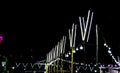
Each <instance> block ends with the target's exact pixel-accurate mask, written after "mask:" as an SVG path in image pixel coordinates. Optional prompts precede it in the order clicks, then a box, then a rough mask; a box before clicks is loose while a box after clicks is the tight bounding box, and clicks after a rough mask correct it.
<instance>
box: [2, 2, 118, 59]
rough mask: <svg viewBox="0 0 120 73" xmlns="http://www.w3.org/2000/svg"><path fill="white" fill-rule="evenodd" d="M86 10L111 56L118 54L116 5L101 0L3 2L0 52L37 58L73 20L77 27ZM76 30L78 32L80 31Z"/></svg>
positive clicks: (58, 38) (62, 33)
mask: <svg viewBox="0 0 120 73" xmlns="http://www.w3.org/2000/svg"><path fill="white" fill-rule="evenodd" d="M89 9H90V10H91V11H93V12H94V17H93V19H94V20H93V23H94V25H93V26H95V24H98V26H99V28H100V29H101V31H102V33H103V35H104V37H105V38H106V41H107V43H108V44H109V45H110V46H111V47H112V50H113V53H114V54H115V56H117V55H119V56H120V54H119V53H120V50H119V49H120V42H119V40H120V38H119V37H120V36H119V31H120V29H119V16H120V14H119V5H118V4H117V2H112V1H111V2H104V1H102V0H99V1H98V0H97V1H96V0H88V1H87V0H76V1H75V0H71V1H69V0H68V1H64V0H60V1H46V0H45V1H41V2H16V3H13V4H9V3H8V4H7V3H5V4H3V5H2V10H1V12H2V13H1V15H0V18H1V20H0V23H1V24H0V25H1V27H0V30H1V31H0V32H2V33H3V36H4V40H3V43H2V44H1V45H0V47H1V49H0V50H1V51H0V53H1V54H2V55H9V56H10V55H12V56H20V55H23V56H27V55H28V56H30V55H33V56H35V57H37V58H39V57H41V56H45V55H46V53H48V52H49V51H50V50H51V49H52V48H53V47H54V46H55V45H56V44H57V42H58V41H59V40H60V39H61V38H62V36H64V35H66V36H67V37H68V29H70V28H71V26H72V24H73V23H76V24H77V25H78V26H79V20H78V17H79V16H87V12H88V10H89ZM78 33H79V35H80V31H78ZM91 38H92V37H91ZM91 38H90V39H91ZM92 40H93V39H92ZM101 40H102V39H101ZM68 43H69V42H68Z"/></svg>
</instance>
